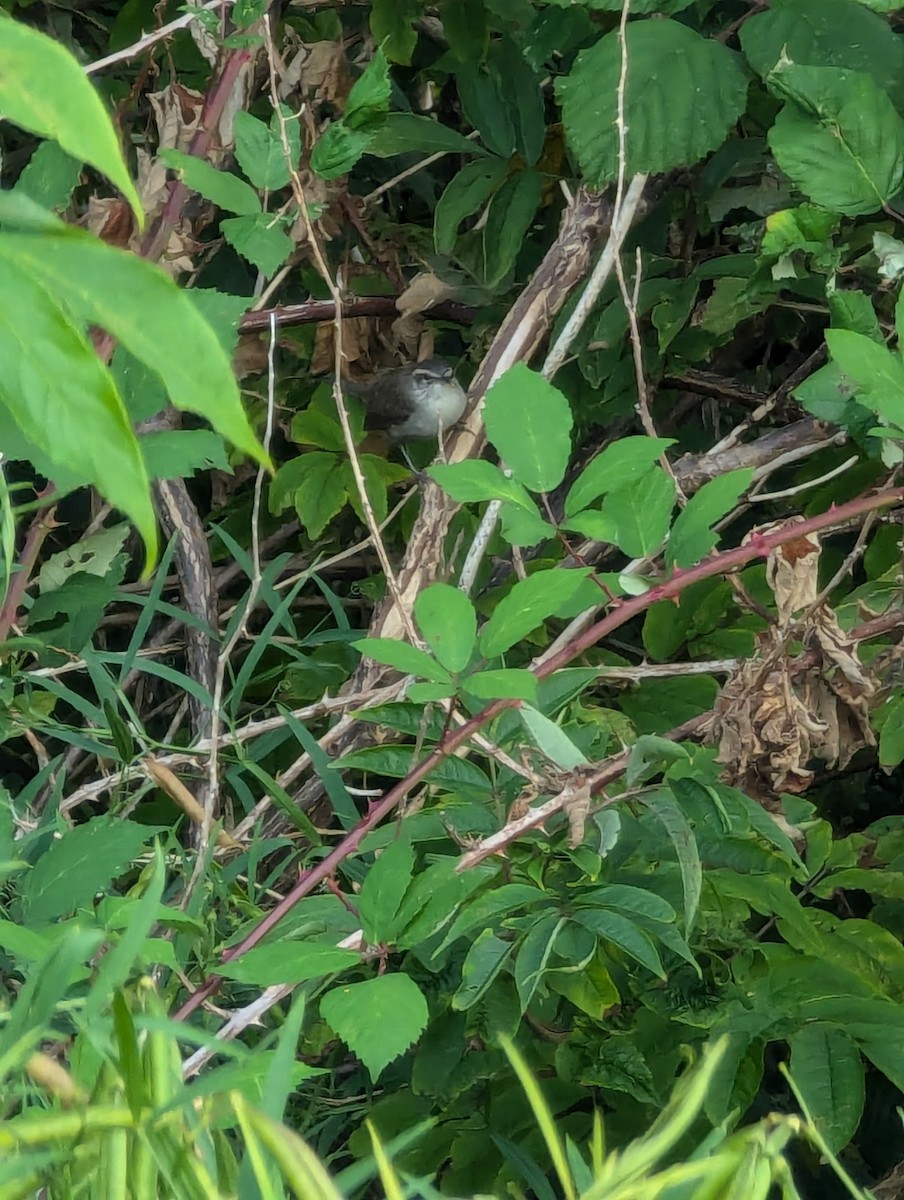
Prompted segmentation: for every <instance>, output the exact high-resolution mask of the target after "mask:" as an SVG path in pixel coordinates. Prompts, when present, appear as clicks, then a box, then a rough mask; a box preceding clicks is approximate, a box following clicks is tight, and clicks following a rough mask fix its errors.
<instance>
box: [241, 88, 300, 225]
mask: <svg viewBox="0 0 904 1200" xmlns="http://www.w3.org/2000/svg"><path fill="white" fill-rule="evenodd" d="M282 115H283V118H284V121H285V126H284V127H285V134H286V140H287V141H288V144H289V155H290V161H289V162H286V152H285V150H284V148H283V139H282V131H281V129H280V120H279V115H278V114H277V113H274V114H273V115H272V117H271V118H270V124H269V125H265V124H264V122H263V121H260V120H258V118H257V117H253V116H252V115H251V113H249V112H245V111H244V110H243V109H240V110H239V111H238V112H237V113H236V114H235V120H234V124H233V130H234V132H235V157H236V159H237V160H238V164H239V166H240V167H241V168H242V170H243V171H244V172H245V174H246V175H247V177H248V178H249V179H250V180H251V182H252V183H253V184H254V186H255V187H256V188H260V189H261V190H262V191H268V192H273V191H277V190H278V189H279V188H283V187H285V186H286V184H287V183H288V182H289V167H290V165H291V166H294V165H295V164H296V163H297V162H298V160H299V159H300V158H301V134H300V132H299V120H298V117H297V116H295V115H294V114H293V113H292V112H291V111H290V110H289V108H288V107H287V106H286V105H282ZM233 211H237V210H233ZM252 211H253V210H252Z"/></svg>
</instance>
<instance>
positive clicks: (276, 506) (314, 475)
mask: <svg viewBox="0 0 904 1200" xmlns="http://www.w3.org/2000/svg"><path fill="white" fill-rule="evenodd" d="M347 501H348V490H347V488H346V475H345V463H344V462H343V460H342V459H341V458H340V457H339V455H338V454H329V453H327V452H326V451H323V452H321V451H313V452H312V453H310V454H300V455H299V456H298V458H292V459H290V460H289V461H288V462H287V463H284V464H283V466H281V467H280V468H279V470H278V471H277V473H276V475H275V476H274V479H273V483H272V485H271V487H270V511H271V512H272V513H279V512H281V511H282V510H283V509H284V508H286V507H287V506H288V505H289V504H294V506H295V511H296V512H297V513H298V516H299V519H300V520H301V523H302V524H303V525H304V527H305V529H306V530H307V532H308V534H309V536H310V537H312V538H316V537H319V536H320V534H321V533H323V531H324V529H325V528H326V526H327V525H328V524H329V522H330V521H331V520H332V519H333V517H335V516H336V514H337V513H339V512H341V511H342V509H343V508H344V507H345V505H346V503H347Z"/></svg>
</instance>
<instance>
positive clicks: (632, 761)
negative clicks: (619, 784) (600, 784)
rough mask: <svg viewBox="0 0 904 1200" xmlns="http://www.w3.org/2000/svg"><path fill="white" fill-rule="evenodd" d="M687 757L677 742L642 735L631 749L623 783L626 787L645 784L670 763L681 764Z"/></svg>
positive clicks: (651, 735)
mask: <svg viewBox="0 0 904 1200" xmlns="http://www.w3.org/2000/svg"><path fill="white" fill-rule="evenodd" d="M687 757H688V752H687V750H686V749H685V748H684V746H682V745H681V744H680V743H679V742H673V741H670V740H669V739H668V738H662V737H657V736H656V734H653V733H643V734H641V736H640V737H639V738H638V739H637V741H636V742H635V743H634V745H633V746H632V747H631V754H630V756H629V758H628V766H627V768H626V770H625V782H626V783H627V785H628V787H636V786H637V784H638V783H644V782H646V780H648V779H650V778H652V776H653V775H659V774H660V773H661V772H662V771H664V770H666V768H667V767H669V766H670V765H671V764H672V763H674V762H681V761H682V759H686V758H687Z"/></svg>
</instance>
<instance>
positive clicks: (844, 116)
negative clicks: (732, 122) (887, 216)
mask: <svg viewBox="0 0 904 1200" xmlns="http://www.w3.org/2000/svg"><path fill="white" fill-rule="evenodd" d="M768 82H769V84H770V86H771V87H772V88H773V90H776V91H778V92H779V94H780V95H782V96H788V97H790V98H791V99H792V101H793V103H791V104H787V105H786V106H785V107H784V108H783V109H782V111H781V112H780V113H779V115H778V117H777V118H776V120H775V122H774V124H773V126H772V129H771V130H770V132H769V146H770V148H771V150H772V153H773V154H774V155H775V158H776V162H777V163H778V165H779V166H780V167H781V169H782V170H783V171H784V172H785V174H786V175H787V176H788V177H789V178H790V179H791V180H793V182H794V184H795V186H796V187H797V188H799V189H800V191H801V192H803V194H804V195H805V196H808V197H809V198H810V199H811V200H814V201H815V202H816V203H817V204H821V205H823V206H824V207H825V208H828V209H830V210H831V211H833V212H840V213H844V214H845V215H847V216H858V215H863V214H866V213H872V212H875V211H876V210H877V209H880V208H882V207H883V206H884V205H887V204H888V202H889V201H890V200H891V199H892V198H893V197H894V196H895V195H897V193H898V191H899V190H900V188H901V183H902V181H904V120H902V119H901V117H900V116H899V115H898V113H897V112H896V111H895V108H894V105H893V104H892V102H891V100H890V99H889V98H888V96H887V95H886V94H885V92H882V91H880V90H879V89H878V88H877V87H876V85H875V83H874V82H873V80H872V78H871V77H870V76H869V75H866V74H860V73H858V72H854V71H846V70H843V69H841V68H837V67H800V66H796V65H794V64H791V65H788V66H786V65H785V64H784V62H780V64H779V66H777V67H776V68H775V70H774V71H773V72H772V73H771V74H770V76H769V80H768Z"/></svg>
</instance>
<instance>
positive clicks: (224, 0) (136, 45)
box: [84, 0, 234, 75]
mask: <svg viewBox="0 0 904 1200" xmlns="http://www.w3.org/2000/svg"><path fill="white" fill-rule="evenodd" d="M233 2H234V0H206V3H204V4H201V5H199V6H198V7H197V8H193V9H191V10H190V11H189V12H187V13H183V15H182V16H181V17H176V19H175V20H174V21H170V22H169V23H168V24H166V25H161V26H160V28H159V29H155V30H154V32H153V33H146V34H144V36H143V37H140V38H139V39H138V41H137V42H133V43H132V45H131V46H126V47H125V48H124V49H123V50H117V51H116V53H115V54H108V55H107V57H106V58H98V59H97V60H96V61H95V62H93V63H88V65H87V66H86V67H85V68H84V70H85V74H86V75H94V74H95V73H96V72H97V71H103V70H104V69H105V68H106V67H112V66H113V64H114V63H118V62H125V60H126V59H129V58H135V56H136V55H138V54H141V53H142V52H143V51H145V50H149V49H150V48H151V46H154V45H156V44H157V42H162V41H163V39H164V38H168V37H169V36H170V34H171V33H178V31H179V30H180V29H186V28H187V27H188V26H189V25H191V24H192V22H193V21H197V20H198V18H199V17H200V15H201V13H203V12H210V10H211V9H214V8H223V7H224V6H225V5H227V4H232V3H233Z"/></svg>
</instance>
